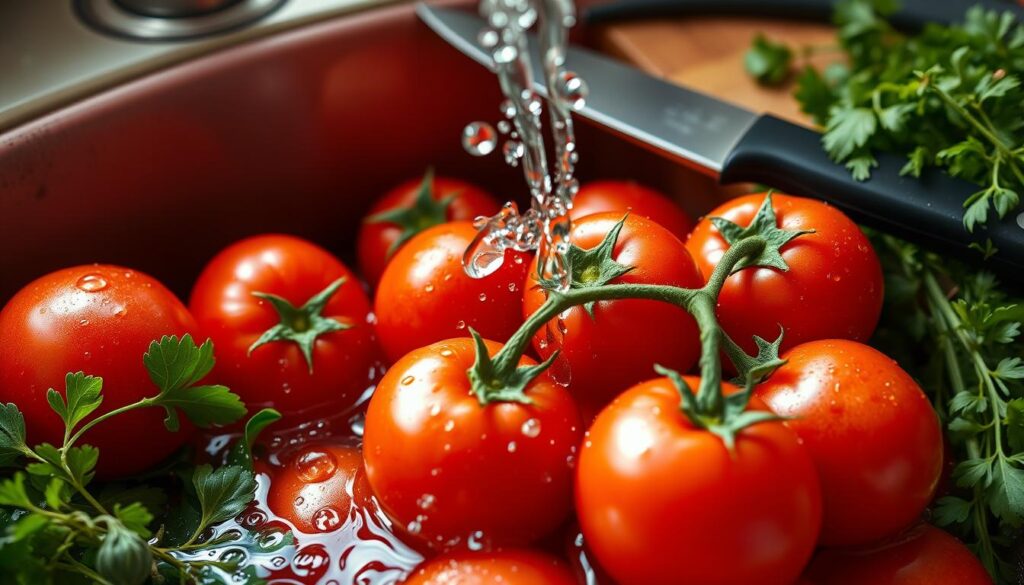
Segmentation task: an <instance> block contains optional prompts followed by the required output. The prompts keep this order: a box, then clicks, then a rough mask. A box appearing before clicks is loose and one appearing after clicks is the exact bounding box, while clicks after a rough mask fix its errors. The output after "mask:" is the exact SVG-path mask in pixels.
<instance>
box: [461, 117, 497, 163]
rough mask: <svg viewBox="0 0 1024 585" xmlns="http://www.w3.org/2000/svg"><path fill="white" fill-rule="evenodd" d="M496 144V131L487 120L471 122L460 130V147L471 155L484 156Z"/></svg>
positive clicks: (490, 151) (491, 150)
mask: <svg viewBox="0 0 1024 585" xmlns="http://www.w3.org/2000/svg"><path fill="white" fill-rule="evenodd" d="M497 145H498V133H497V132H496V131H495V130H494V127H493V126H491V125H490V124H488V123H487V122H471V123H469V124H467V125H466V127H465V128H463V130H462V147H463V148H465V149H466V152H468V153H469V154H471V155H473V156H486V155H488V154H491V153H492V152H494V148H495V147H496V146H497Z"/></svg>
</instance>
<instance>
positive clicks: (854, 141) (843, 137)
mask: <svg viewBox="0 0 1024 585" xmlns="http://www.w3.org/2000/svg"><path fill="white" fill-rule="evenodd" d="M877 127H878V120H877V119H876V118H875V113H874V112H872V111H871V110H870V109H868V108H852V107H846V106H835V107H833V108H832V110H831V111H830V112H829V119H828V123H827V124H826V125H825V134H824V136H822V137H821V142H822V144H823V145H824V146H825V150H827V151H828V153H829V156H831V157H832V158H833V159H834V160H835V161H837V162H844V161H846V160H847V159H848V158H850V155H852V154H853V153H854V151H856V150H857V149H859V148H861V147H862V146H864V145H865V144H867V142H868V139H870V138H871V137H872V136H873V135H874V134H875V130H876V129H877Z"/></svg>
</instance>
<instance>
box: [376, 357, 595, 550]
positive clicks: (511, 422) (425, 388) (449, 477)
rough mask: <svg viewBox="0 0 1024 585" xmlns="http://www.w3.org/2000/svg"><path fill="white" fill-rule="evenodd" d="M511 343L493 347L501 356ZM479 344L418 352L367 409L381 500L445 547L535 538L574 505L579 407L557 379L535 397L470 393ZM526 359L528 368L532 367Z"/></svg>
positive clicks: (537, 388) (536, 389)
mask: <svg viewBox="0 0 1024 585" xmlns="http://www.w3.org/2000/svg"><path fill="white" fill-rule="evenodd" d="M500 347H501V346H500V345H499V344H497V343H493V342H487V349H488V351H489V352H490V353H491V354H493V353H495V352H496V351H497V350H498V349H499V348H500ZM474 358H475V351H474V346H473V342H472V340H470V339H465V338H461V339H450V340H447V341H442V342H438V343H435V344H433V345H429V346H427V347H424V348H421V349H418V350H415V351H413V352H411V353H409V354H408V355H406V356H405V357H403V358H402V359H401V360H399V361H398V362H397V363H396V364H395V365H393V366H392V367H391V368H390V369H389V370H388V372H387V374H385V376H384V378H383V379H382V380H381V382H380V384H379V385H378V386H377V390H376V391H375V392H374V394H373V397H372V398H371V399H370V404H369V407H368V409H367V412H366V423H365V435H364V442H363V453H364V456H365V458H366V473H367V477H368V478H369V480H370V486H371V487H372V488H373V493H374V494H375V495H376V496H377V499H378V500H379V501H380V504H381V507H382V508H383V509H384V511H385V512H386V513H387V514H388V516H390V517H391V519H392V520H393V521H394V522H395V523H396V524H397V525H398V526H399V527H403V528H405V529H406V531H407V532H408V533H410V534H411V535H412V536H413V537H414V538H416V539H419V540H420V541H422V542H425V543H427V544H428V545H430V546H431V547H433V548H435V549H450V548H454V547H460V548H461V547H465V546H468V547H471V548H479V547H488V546H503V545H521V544H527V543H530V542H532V541H534V540H536V539H537V538H539V537H541V536H544V535H545V534H547V533H550V532H551V531H553V530H554V529H555V528H557V527H558V526H559V525H560V524H561V522H562V521H563V520H565V518H566V516H567V515H568V513H569V510H570V507H571V504H572V475H573V462H574V458H575V452H576V449H577V445H578V444H579V441H580V439H581V434H582V431H581V424H580V421H579V418H578V415H577V414H576V406H575V404H573V401H572V398H571V397H570V396H569V394H568V392H566V391H565V389H564V388H562V387H560V386H558V385H557V384H555V383H554V382H552V381H551V380H550V378H548V377H547V376H546V375H543V374H542V375H541V376H540V377H538V378H536V379H535V380H533V381H532V382H530V384H529V385H528V386H527V387H526V391H525V394H526V396H527V397H528V398H529V400H530V401H531V403H530V404H525V403H520V402H489V403H488V404H487V405H486V406H483V405H481V403H480V401H479V400H478V399H477V397H476V396H475V395H474V394H472V393H471V385H470V382H469V379H468V377H467V375H466V370H467V369H468V368H469V367H470V366H471V365H473V362H474ZM534 363H535V362H534V361H533V360H531V359H530V358H527V357H523V358H522V359H521V361H520V365H521V366H526V365H533V364H534Z"/></svg>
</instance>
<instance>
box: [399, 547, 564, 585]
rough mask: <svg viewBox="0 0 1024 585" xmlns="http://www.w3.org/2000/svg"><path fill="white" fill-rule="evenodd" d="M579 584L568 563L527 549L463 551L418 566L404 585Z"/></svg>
mask: <svg viewBox="0 0 1024 585" xmlns="http://www.w3.org/2000/svg"><path fill="white" fill-rule="evenodd" d="M495 584H501V585H577V582H576V579H575V578H574V577H573V576H572V573H570V572H569V569H568V568H567V567H566V566H565V564H564V563H563V562H562V561H561V560H559V559H556V558H554V557H551V556H548V555H546V554H542V553H538V552H534V551H527V550H502V551H494V552H477V553H473V552H460V553H454V554H446V555H441V556H439V557H436V558H434V559H433V560H430V561H428V562H426V563H424V564H423V565H421V566H420V567H418V568H417V569H416V570H415V571H414V572H413V574H412V575H410V576H409V578H408V579H406V580H405V581H404V583H403V585H495Z"/></svg>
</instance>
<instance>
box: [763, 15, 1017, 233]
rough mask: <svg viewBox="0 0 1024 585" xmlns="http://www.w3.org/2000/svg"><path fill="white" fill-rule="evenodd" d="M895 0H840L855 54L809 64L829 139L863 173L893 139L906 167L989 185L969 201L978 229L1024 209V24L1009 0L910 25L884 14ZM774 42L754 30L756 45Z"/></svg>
mask: <svg viewBox="0 0 1024 585" xmlns="http://www.w3.org/2000/svg"><path fill="white" fill-rule="evenodd" d="M897 4H898V3H897V2H896V1H894V0H843V1H842V2H840V3H839V4H837V7H836V12H835V22H836V24H837V25H838V27H839V32H838V35H839V44H840V47H841V49H842V51H843V53H844V56H845V59H843V60H842V61H839V62H836V63H833V64H832V65H830V66H829V67H828V68H826V69H825V70H824V71H819V70H817V69H815V68H813V67H811V66H809V65H808V66H806V67H805V68H804V69H803V71H802V73H801V74H800V75H799V77H798V80H797V90H796V97H797V99H798V100H799V101H800V104H801V107H802V109H803V111H804V112H806V113H808V114H810V115H811V116H812V117H813V118H814V119H815V121H816V122H817V123H819V124H820V125H821V126H823V127H824V128H825V133H824V135H823V137H822V145H823V146H824V148H825V150H826V151H827V152H828V154H829V155H830V156H831V157H832V159H833V160H835V161H836V162H838V163H842V164H844V165H846V167H847V168H848V169H849V170H850V172H851V173H852V175H853V176H854V178H856V179H858V180H866V179H867V178H869V177H870V176H871V169H873V168H874V167H876V166H877V165H878V162H877V160H876V158H875V153H876V152H878V151H889V152H897V153H900V154H905V155H907V156H908V158H909V162H908V163H907V164H906V165H905V166H904V168H903V169H902V173H903V174H905V175H912V176H915V177H917V176H920V175H921V173H922V172H923V171H924V169H925V168H927V167H938V168H940V169H942V170H944V171H945V172H947V173H949V174H950V175H953V176H956V177H960V178H963V179H965V180H967V181H970V182H973V183H975V184H977V185H979V190H978V191H977V192H975V193H974V194H972V195H971V196H970V197H969V198H968V199H967V200H966V201H965V202H964V208H965V212H964V217H963V221H964V226H965V227H966V228H967V230H969V231H974V229H975V228H977V227H979V226H982V225H984V224H985V223H986V222H987V221H988V220H989V218H990V217H992V216H993V214H994V215H995V216H998V217H1000V218H1001V217H1004V216H1006V215H1007V214H1008V213H1009V212H1010V211H1012V210H1014V209H1016V208H1017V207H1018V206H1019V203H1020V193H1021V192H1022V190H1024V118H1022V117H1021V116H1020V111H1021V107H1022V106H1024V88H1022V87H1021V76H1022V75H1024V27H1022V26H1021V24H1020V23H1019V22H1018V21H1017V19H1016V18H1015V17H1014V16H1013V15H1012V14H1011V13H1009V12H1007V13H999V12H997V11H991V10H985V9H983V8H981V7H974V8H972V9H970V10H968V11H967V12H966V14H965V15H964V22H963V23H962V24H957V25H954V26H940V25H937V24H931V25H928V26H927V27H925V28H924V30H923V31H921V32H920V33H919V34H917V35H914V36H906V35H903V34H901V33H899V32H897V31H896V30H894V29H893V27H892V26H891V25H890V24H889V22H888V21H887V20H886V18H885V17H886V15H888V14H891V13H892V12H894V11H895V10H896V8H897ZM766 51H767V49H766V48H764V42H763V40H757V41H755V44H754V48H753V49H752V52H760V53H762V54H764V53H765V52H766ZM771 52H772V54H774V55H777V56H778V55H782V53H781V49H780V48H779V47H774V48H773V49H772V51H771ZM785 67H788V64H785V63H782V62H781V61H777V62H775V65H774V69H775V70H779V71H781V70H782V69H783V68H785Z"/></svg>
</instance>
